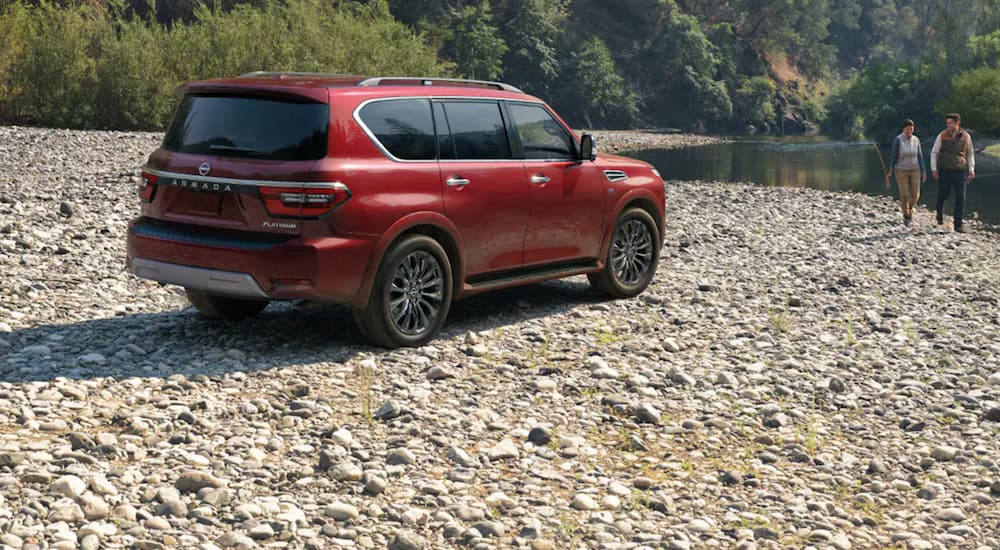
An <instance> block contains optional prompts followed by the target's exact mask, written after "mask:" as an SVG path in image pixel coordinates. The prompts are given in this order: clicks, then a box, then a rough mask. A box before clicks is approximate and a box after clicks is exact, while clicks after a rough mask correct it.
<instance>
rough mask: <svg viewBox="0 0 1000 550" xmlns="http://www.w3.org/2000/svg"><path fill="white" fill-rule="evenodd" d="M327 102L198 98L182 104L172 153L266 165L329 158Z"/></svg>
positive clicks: (169, 145) (168, 141) (170, 141)
mask: <svg viewBox="0 0 1000 550" xmlns="http://www.w3.org/2000/svg"><path fill="white" fill-rule="evenodd" d="M329 125H330V108H329V106H328V105H326V104H325V103H315V102H311V101H308V100H303V101H296V100H285V99H271V98H261V97H247V96H224V95H193V94H189V95H187V96H185V97H184V99H183V100H182V101H181V104H180V107H179V108H178V110H177V114H176V115H175V116H174V120H173V122H172V123H171V125H170V128H169V129H168V130H167V134H166V137H165V138H164V140H163V146H164V148H165V149H167V150H168V151H174V152H177V153H190V154H194V155H212V156H219V157H244V158H256V159H264V160H281V161H297V160H317V159H321V158H323V157H324V156H326V149H327V133H328V129H329Z"/></svg>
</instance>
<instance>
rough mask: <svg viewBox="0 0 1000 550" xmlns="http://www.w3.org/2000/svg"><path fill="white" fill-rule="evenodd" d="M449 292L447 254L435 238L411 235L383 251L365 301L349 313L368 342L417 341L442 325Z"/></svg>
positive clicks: (399, 343) (409, 343)
mask: <svg viewBox="0 0 1000 550" xmlns="http://www.w3.org/2000/svg"><path fill="white" fill-rule="evenodd" d="M451 297H452V273H451V264H450V263H449V262H448V255H447V254H446V253H445V251H444V249H443V248H441V245H440V244H438V242H437V241H435V240H434V239H432V238H430V237H427V236H425V235H413V236H410V237H406V238H404V239H403V240H401V241H399V242H398V243H396V244H394V245H393V246H392V247H391V248H390V249H389V251H388V252H386V254H385V257H384V258H383V259H382V263H381V265H379V269H378V273H377V274H376V275H375V284H374V287H373V288H372V294H371V298H369V301H368V305H367V306H366V307H365V308H363V309H360V310H357V311H355V312H354V320H355V322H357V324H358V328H359V329H360V330H361V333H362V334H363V335H364V336H365V338H367V339H368V340H369V341H371V342H372V343H373V344H376V345H379V346H382V347H385V348H397V347H400V346H419V345H422V344H424V343H426V342H428V341H429V340H430V339H431V338H433V337H434V335H435V334H437V332H438V331H439V330H441V327H442V325H444V321H445V319H446V318H447V316H448V310H449V309H450V308H451Z"/></svg>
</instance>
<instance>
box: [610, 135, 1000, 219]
mask: <svg viewBox="0 0 1000 550" xmlns="http://www.w3.org/2000/svg"><path fill="white" fill-rule="evenodd" d="M875 147H876V146H875V145H873V144H872V143H845V142H839V141H830V140H828V139H825V138H822V137H811V138H780V139H779V138H770V139H768V138H763V139H759V138H758V139H746V140H737V141H733V142H729V143H719V144H714V145H705V146H700V147H691V148H686V149H673V150H662V149H657V150H651V151H641V152H637V153H629V156H632V157H635V158H640V159H642V160H645V161H647V162H649V163H651V164H653V165H654V166H656V168H657V169H659V171H660V172H661V173H662V174H663V177H664V178H666V179H668V180H669V179H675V180H705V181H730V182H750V183H755V184H758V185H766V186H771V187H776V186H781V187H810V188H813V189H825V190H831V191H839V190H850V191H858V192H862V193H868V194H872V195H888V194H891V195H892V196H896V193H897V190H896V186H895V184H893V187H892V190H891V191H887V190H886V188H885V179H884V176H883V172H882V163H881V162H880V161H879V156H878V154H877V153H876V149H875ZM930 148H931V144H930V143H925V144H924V152H925V155H926V156H927V157H929V155H930ZM890 152H891V149H889V148H887V147H883V148H882V155H883V156H884V157H885V158H886V163H888V157H889V154H890ZM928 160H929V158H928ZM980 172H984V170H982V169H980ZM936 196H937V182H936V181H935V180H933V179H931V178H930V177H928V179H927V182H926V183H924V185H923V187H922V188H921V195H920V204H923V205H925V206H926V205H930V207H931V208H933V207H934V204H935V201H936ZM966 204H967V208H968V210H969V213H970V215H971V216H973V217H976V216H978V217H979V219H981V220H982V221H984V222H987V223H990V224H995V225H996V224H1000V174H995V173H994V174H986V173H983V174H982V176H980V177H978V178H976V181H975V183H974V184H973V185H972V186H970V187H969V197H968V200H967V202H966ZM950 207H951V204H950V203H949V205H948V206H947V207H946V212H950Z"/></svg>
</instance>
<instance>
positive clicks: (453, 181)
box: [444, 176, 470, 187]
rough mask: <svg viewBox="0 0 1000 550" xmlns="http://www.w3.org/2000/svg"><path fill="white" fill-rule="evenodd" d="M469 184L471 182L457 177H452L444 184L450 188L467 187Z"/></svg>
mask: <svg viewBox="0 0 1000 550" xmlns="http://www.w3.org/2000/svg"><path fill="white" fill-rule="evenodd" d="M469 183H470V182H469V180H467V179H465V178H462V177H457V176H452V177H450V178H448V179H446V180H445V181H444V184H445V185H447V186H448V187H465V186H466V185H469Z"/></svg>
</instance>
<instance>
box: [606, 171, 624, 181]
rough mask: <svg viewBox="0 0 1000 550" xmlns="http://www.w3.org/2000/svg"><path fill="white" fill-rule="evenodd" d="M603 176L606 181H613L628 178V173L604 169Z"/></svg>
mask: <svg viewBox="0 0 1000 550" xmlns="http://www.w3.org/2000/svg"><path fill="white" fill-rule="evenodd" d="M604 177H606V178H608V181H610V182H611V183H614V182H616V181H622V180H627V179H628V174H626V173H625V172H622V171H621V170H605V171H604Z"/></svg>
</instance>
